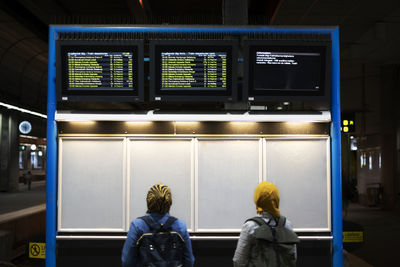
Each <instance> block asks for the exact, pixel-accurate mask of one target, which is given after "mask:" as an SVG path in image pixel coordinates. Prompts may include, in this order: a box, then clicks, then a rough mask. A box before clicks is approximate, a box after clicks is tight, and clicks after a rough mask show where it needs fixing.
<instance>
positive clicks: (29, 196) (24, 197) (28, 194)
mask: <svg viewBox="0 0 400 267" xmlns="http://www.w3.org/2000/svg"><path fill="white" fill-rule="evenodd" d="M18 186H19V191H18V192H11V193H9V192H0V214H5V213H9V212H14V211H18V210H22V209H26V208H30V207H33V206H37V205H40V204H44V203H46V182H45V181H33V182H32V184H31V190H28V185H24V184H23V183H19V184H18Z"/></svg>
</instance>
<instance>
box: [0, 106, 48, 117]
mask: <svg viewBox="0 0 400 267" xmlns="http://www.w3.org/2000/svg"><path fill="white" fill-rule="evenodd" d="M0 106H3V107H6V108H8V109H14V110H18V111H20V112H23V113H28V114H31V115H34V116H38V117H41V118H45V119H47V115H44V114H41V113H39V112H35V111H31V110H28V109H24V108H20V107H17V106H14V105H10V104H6V103H3V102H0Z"/></svg>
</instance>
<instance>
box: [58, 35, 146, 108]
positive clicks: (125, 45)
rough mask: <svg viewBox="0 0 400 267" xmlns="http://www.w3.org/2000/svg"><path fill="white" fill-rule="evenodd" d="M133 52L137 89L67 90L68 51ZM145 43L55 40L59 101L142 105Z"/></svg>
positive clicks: (131, 41)
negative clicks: (136, 103)
mask: <svg viewBox="0 0 400 267" xmlns="http://www.w3.org/2000/svg"><path fill="white" fill-rule="evenodd" d="M87 51H90V52H92V51H93V52H126V51H128V52H133V53H134V55H136V56H137V61H136V62H133V69H136V70H137V71H136V72H134V76H133V77H134V86H136V89H134V88H131V90H120V91H118V90H112V89H111V90H74V91H72V90H68V88H67V83H66V79H67V77H66V75H67V68H66V64H67V58H66V55H67V53H68V52H87ZM143 61H144V57H143V41H142V40H107V41H105V40H101V41H98V40H57V41H56V62H57V65H56V77H57V80H56V84H57V90H56V91H57V101H63V102H66V101H86V102H92V101H105V102H143V101H144V89H143V80H144V79H143V75H144V72H143V68H144V63H143Z"/></svg>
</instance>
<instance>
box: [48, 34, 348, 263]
mask: <svg viewBox="0 0 400 267" xmlns="http://www.w3.org/2000/svg"><path fill="white" fill-rule="evenodd" d="M62 32H94V33H96V32H97V33H99V32H102V33H103V32H105V33H107V32H113V33H119V32H120V33H124V32H127V33H129V32H131V33H225V34H245V33H304V34H329V35H330V36H331V41H332V76H331V77H332V84H331V86H332V88H331V94H332V95H331V114H332V123H331V169H332V235H333V241H332V247H333V254H332V262H333V267H342V266H343V243H342V241H343V233H342V231H343V230H342V228H343V226H342V178H341V147H340V146H341V145H340V144H341V142H340V64H339V62H340V57H339V29H338V28H337V27H326V28H311V27H309V28H284V27H235V28H233V27H223V26H219V27H86V26H50V31H49V70H48V72H49V74H48V104H47V194H46V198H47V199H46V205H47V211H46V266H47V267H55V266H56V235H57V229H56V225H57V139H56V138H57V124H56V122H55V112H56V96H55V94H56V84H55V78H56V75H55V73H56V69H55V59H56V55H55V40H56V37H57V34H58V33H62Z"/></svg>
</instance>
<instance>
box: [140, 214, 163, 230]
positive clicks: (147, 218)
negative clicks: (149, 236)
mask: <svg viewBox="0 0 400 267" xmlns="http://www.w3.org/2000/svg"><path fill="white" fill-rule="evenodd" d="M138 219H141V220H143V221H144V222H145V223H146V224H147V226H148V227H149V228H150V232H157V231H158V230H159V229H160V227H161V225H160V224H158V223H155V222H154V221H153V219H152V218H151V217H150V216H147V215H145V216H142V217H139V218H138Z"/></svg>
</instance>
